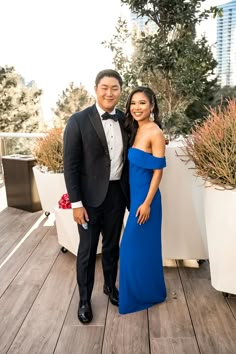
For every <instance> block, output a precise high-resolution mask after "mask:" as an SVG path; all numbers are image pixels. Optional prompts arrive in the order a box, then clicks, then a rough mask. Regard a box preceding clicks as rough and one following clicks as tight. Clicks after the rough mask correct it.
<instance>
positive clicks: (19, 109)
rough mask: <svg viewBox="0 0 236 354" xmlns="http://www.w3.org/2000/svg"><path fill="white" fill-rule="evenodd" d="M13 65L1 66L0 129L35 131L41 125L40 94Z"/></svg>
mask: <svg viewBox="0 0 236 354" xmlns="http://www.w3.org/2000/svg"><path fill="white" fill-rule="evenodd" d="M41 94H42V91H41V90H39V89H38V88H37V87H36V85H35V84H32V83H31V84H30V85H29V86H28V85H26V84H25V83H24V80H23V79H22V77H21V76H20V75H19V74H18V73H17V72H16V71H15V69H14V68H13V67H8V66H6V67H0V131H1V132H34V131H37V130H38V127H39V112H40V96H41Z"/></svg>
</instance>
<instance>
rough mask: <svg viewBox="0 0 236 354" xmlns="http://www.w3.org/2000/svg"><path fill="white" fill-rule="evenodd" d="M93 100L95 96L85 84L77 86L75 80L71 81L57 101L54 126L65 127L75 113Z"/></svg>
mask: <svg viewBox="0 0 236 354" xmlns="http://www.w3.org/2000/svg"><path fill="white" fill-rule="evenodd" d="M92 102H93V98H92V97H91V96H90V95H89V93H88V91H87V90H86V89H85V88H84V86H83V85H81V84H80V86H79V87H76V86H74V83H73V82H72V83H70V85H69V87H68V88H66V89H65V90H64V91H63V92H62V95H61V96H60V97H59V99H58V101H57V103H56V105H57V107H56V109H55V110H54V113H55V119H54V126H55V127H64V126H65V125H66V122H67V120H68V119H69V118H70V116H71V115H72V114H73V113H75V112H79V111H81V110H82V109H84V108H85V107H87V106H89V105H90V104H91V103H92Z"/></svg>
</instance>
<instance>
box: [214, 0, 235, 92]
mask: <svg viewBox="0 0 236 354" xmlns="http://www.w3.org/2000/svg"><path fill="white" fill-rule="evenodd" d="M219 7H220V8H222V10H223V14H222V17H218V18H217V48H216V55H217V62H218V67H217V72H218V77H219V83H220V85H221V86H225V85H229V86H235V85H236V0H232V1H230V2H228V3H226V4H224V5H221V6H219Z"/></svg>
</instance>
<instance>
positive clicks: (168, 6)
mask: <svg viewBox="0 0 236 354" xmlns="http://www.w3.org/2000/svg"><path fill="white" fill-rule="evenodd" d="M203 1H204V0H191V1H184V0H174V1H173V2H172V1H171V2H170V1H167V0H159V1H156V0H121V2H122V3H123V4H126V5H128V6H129V8H130V10H131V11H132V12H133V13H135V14H136V15H137V17H143V16H146V17H147V20H148V21H152V22H154V23H155V25H156V30H155V31H153V32H150V31H144V32H141V35H138V33H133V35H131V34H130V33H129V32H128V31H127V26H126V27H125V23H124V21H123V23H122V21H121V20H119V22H118V26H117V28H116V31H117V33H116V34H115V35H114V36H113V37H112V39H111V40H110V41H109V42H104V43H105V45H106V46H107V47H108V48H110V49H111V50H112V51H113V53H114V64H115V67H116V69H117V70H118V71H119V72H120V73H121V75H122V76H123V77H124V78H125V80H124V82H125V93H126V92H127V89H126V87H128V88H129V87H133V86H136V85H137V84H143V85H148V86H150V87H152V89H153V90H154V91H155V93H156V95H157V97H158V101H159V106H160V111H161V118H162V121H163V123H164V124H163V125H164V129H165V132H166V133H168V134H170V135H177V134H183V133H184V134H185V133H187V132H188V131H189V129H190V128H191V127H192V123H193V122H189V119H188V116H187V115H186V113H185V111H186V109H187V107H188V106H189V105H190V104H192V103H193V102H194V101H196V100H199V99H201V97H202V95H203V92H205V91H206V90H208V92H209V93H210V92H211V91H212V90H214V87H215V84H216V80H215V79H213V78H212V79H209V77H210V76H211V74H213V73H214V69H215V67H216V64H217V63H216V61H215V60H214V58H213V54H212V52H211V49H210V47H209V45H208V44H207V41H206V39H205V37H202V38H200V39H198V40H197V39H196V38H195V24H197V23H200V22H201V21H202V20H203V19H206V18H208V17H209V16H210V15H212V14H213V15H214V16H216V15H217V14H219V10H218V9H217V8H216V7H211V8H210V9H209V10H201V9H200V8H201V5H202V3H203ZM128 40H129V41H131V43H132V45H133V47H134V51H133V53H132V55H131V56H130V57H127V56H126V55H125V54H124V47H125V45H124V43H127V41H128ZM211 77H212V76H211ZM128 91H129V89H128Z"/></svg>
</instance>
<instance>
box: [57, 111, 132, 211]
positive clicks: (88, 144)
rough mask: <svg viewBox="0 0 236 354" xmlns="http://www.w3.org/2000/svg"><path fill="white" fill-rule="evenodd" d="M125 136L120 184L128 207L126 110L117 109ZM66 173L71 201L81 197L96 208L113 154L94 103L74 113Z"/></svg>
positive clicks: (102, 196)
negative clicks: (110, 151)
mask: <svg viewBox="0 0 236 354" xmlns="http://www.w3.org/2000/svg"><path fill="white" fill-rule="evenodd" d="M116 113H117V115H118V118H119V124H120V129H121V133H122V139H123V148H124V153H123V162H124V167H123V172H122V176H121V180H120V183H121V187H122V191H123V193H124V196H125V198H126V201H127V207H128V208H129V182H128V161H127V149H128V136H127V134H126V132H125V130H124V128H123V123H124V113H123V112H121V111H120V110H116ZM64 176H65V182H66V187H67V191H68V194H69V198H70V202H72V203H73V202H77V201H79V200H81V201H82V202H83V204H84V205H87V206H90V207H97V206H99V205H101V203H102V202H103V201H104V199H105V197H106V194H107V190H108V184H109V178H110V156H109V151H108V146H107V141H106V137H105V133H104V129H103V125H102V122H101V118H100V115H99V113H98V111H97V108H96V106H95V105H93V106H91V107H88V108H86V109H84V110H83V111H80V112H77V113H75V114H73V115H72V116H71V117H70V119H69V120H68V123H67V125H66V128H65V131H64Z"/></svg>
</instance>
